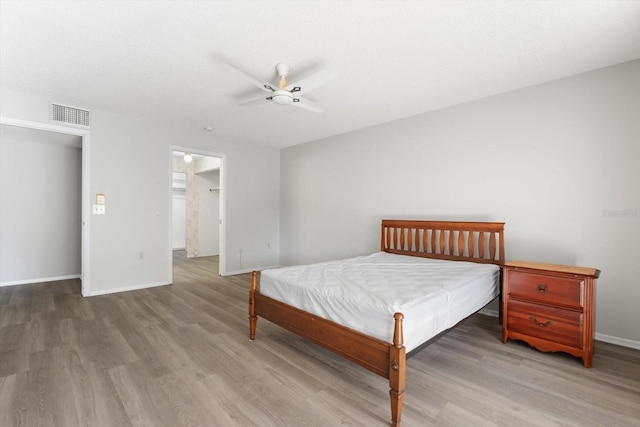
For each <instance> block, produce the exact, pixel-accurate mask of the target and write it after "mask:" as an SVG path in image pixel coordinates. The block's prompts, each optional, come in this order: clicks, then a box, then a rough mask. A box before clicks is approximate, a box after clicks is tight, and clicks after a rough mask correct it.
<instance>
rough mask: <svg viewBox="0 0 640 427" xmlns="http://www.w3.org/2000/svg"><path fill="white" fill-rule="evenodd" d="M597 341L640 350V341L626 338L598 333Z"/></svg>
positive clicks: (486, 312) (494, 313)
mask: <svg viewBox="0 0 640 427" xmlns="http://www.w3.org/2000/svg"><path fill="white" fill-rule="evenodd" d="M478 313H480V314H484V315H487V316H492V317H498V314H499V313H498V312H497V311H496V310H491V309H487V308H483V309H482V310H480V311H479V312H478ZM595 338H596V341H602V342H606V343H609V344H615V345H619V346H622V347H628V348H633V349H635V350H640V341H634V340H628V339H626V338H619V337H614V336H611V335H605V334H600V333H598V332H596V336H595Z"/></svg>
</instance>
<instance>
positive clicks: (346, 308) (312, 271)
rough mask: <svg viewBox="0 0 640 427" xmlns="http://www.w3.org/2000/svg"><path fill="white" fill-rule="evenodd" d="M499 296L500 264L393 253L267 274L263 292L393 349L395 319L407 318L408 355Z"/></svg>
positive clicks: (261, 283)
mask: <svg viewBox="0 0 640 427" xmlns="http://www.w3.org/2000/svg"><path fill="white" fill-rule="evenodd" d="M499 291H500V268H499V267H498V266H497V265H494V264H478V263H473V262H463V261H445V260H436V259H429V258H421V257H412V256H404V255H395V254H389V253H386V252H377V253H374V254H371V255H367V256H360V257H356V258H349V259H344V260H340V261H332V262H324V263H318V264H311V265H301V266H295V267H285V268H278V269H269V270H264V271H262V272H261V274H260V293H262V294H264V295H266V296H269V297H271V298H273V299H276V300H278V301H282V302H285V303H287V304H289V305H292V306H294V307H298V308H300V309H302V310H305V311H307V312H310V313H313V314H316V315H318V316H320V317H323V318H325V319H328V320H331V321H333V322H336V323H339V324H341V325H344V326H348V327H350V328H352V329H355V330H357V331H360V332H362V333H364V334H367V335H370V336H373V337H376V338H379V339H381V340H384V341H386V342H389V343H391V342H392V341H393V314H394V313H396V312H400V313H402V314H404V322H403V329H404V345H405V347H406V350H407V352H409V351H411V350H413V349H414V348H416V347H418V346H420V345H421V344H422V343H424V342H426V341H428V340H429V339H430V338H432V337H434V336H436V335H437V334H439V333H440V332H442V331H444V330H446V329H448V328H450V327H452V326H454V325H455V324H456V323H458V322H459V321H461V320H462V319H464V318H466V317H467V316H469V315H470V314H472V313H474V312H476V311H478V310H479V309H481V308H482V307H484V306H485V305H486V304H487V303H488V302H489V301H491V300H492V299H494V298H495V297H496V296H497V295H498V293H499Z"/></svg>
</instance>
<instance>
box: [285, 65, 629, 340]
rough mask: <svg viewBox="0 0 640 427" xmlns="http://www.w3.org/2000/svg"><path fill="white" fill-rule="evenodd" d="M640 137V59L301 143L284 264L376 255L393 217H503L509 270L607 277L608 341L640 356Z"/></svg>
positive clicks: (288, 174) (291, 157) (603, 303)
mask: <svg viewBox="0 0 640 427" xmlns="http://www.w3.org/2000/svg"><path fill="white" fill-rule="evenodd" d="M425 96H428V94H425ZM638 141H640V61H634V62H630V63H625V64H621V65H618V66H614V67H609V68H605V69H602V70H597V71H594V72H590V73H586V74H582V75H578V76H574V77H569V78H566V79H562V80H557V81H554V82H550V83H547V84H542V85H538V86H534V87H530V88H526V89H522V90H518V91H514V92H510V93H505V94H502V95H498V96H494V97H490V98H486V99H482V100H479V101H476V102H471V103H467V104H463V105H458V106H454V107H451V108H447V109H443V110H440V111H435V112H431V113H427V114H422V115H419V116H415V117H411V118H407V119H403V120H398V121H394V122H391V123H388V124H384V125H380V126H376V127H371V128H368V129H364V130H361V131H357V132H352V133H349V134H343V135H339V136H336V137H332V138H328V139H325V140H322V141H317V142H313V143H308V144H304V145H300V146H294V147H290V148H288V149H285V150H283V151H282V153H281V176H280V182H281V207H280V209H281V245H282V251H281V263H282V264H283V265H292V264H299V263H307V262H312V261H321V260H327V259H331V258H338V257H345V256H352V255H356V254H363V253H368V252H372V251H375V250H377V249H378V248H379V240H378V239H379V223H380V220H381V219H382V218H416V219H428V218H430V219H453V220H483V221H505V222H506V233H505V238H506V243H505V247H506V255H507V259H508V260H513V259H526V260H531V261H540V262H550V263H558V264H575V265H581V266H587V267H596V268H599V269H600V270H602V275H601V278H600V280H599V281H598V285H597V304H596V313H597V315H596V319H597V322H596V323H597V324H596V331H597V333H598V335H597V336H598V337H599V338H600V339H606V340H609V341H615V342H618V343H621V344H624V345H629V346H635V347H638V348H640V328H638V325H640V310H638V303H639V301H640V283H638V275H637V272H636V266H637V264H638V260H639V259H640V246H638V242H639V241H640V168H639V167H638V162H639V161H640V143H639V142H638ZM609 211H614V214H613V215H611V214H610V212H609Z"/></svg>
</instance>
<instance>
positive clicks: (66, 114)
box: [50, 102, 89, 127]
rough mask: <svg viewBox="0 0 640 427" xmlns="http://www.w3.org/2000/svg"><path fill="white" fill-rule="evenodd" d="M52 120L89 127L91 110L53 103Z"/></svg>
mask: <svg viewBox="0 0 640 427" xmlns="http://www.w3.org/2000/svg"><path fill="white" fill-rule="evenodd" d="M50 110H51V120H55V121H57V122H64V123H69V124H72V125H78V126H86V127H89V110H83V109H80V108H75V107H69V106H68V105H60V104H54V103H53V102H52V103H51V109H50Z"/></svg>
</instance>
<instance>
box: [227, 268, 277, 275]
mask: <svg viewBox="0 0 640 427" xmlns="http://www.w3.org/2000/svg"><path fill="white" fill-rule="evenodd" d="M280 267H281V266H280V265H271V266H266V267H260V268H259V269H255V268H250V269H248V270H236V271H227V272H226V273H225V274H221V276H237V275H238V274H247V273H252V272H254V271H261V270H267V269H269V268H280Z"/></svg>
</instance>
